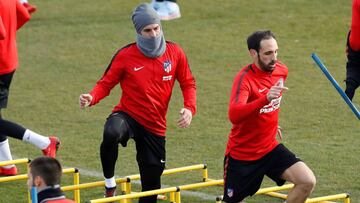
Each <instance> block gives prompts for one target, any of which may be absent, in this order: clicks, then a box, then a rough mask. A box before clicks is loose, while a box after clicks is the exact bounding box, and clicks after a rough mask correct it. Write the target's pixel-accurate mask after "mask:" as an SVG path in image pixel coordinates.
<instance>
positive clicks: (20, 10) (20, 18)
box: [16, 0, 30, 29]
mask: <svg viewBox="0 0 360 203" xmlns="http://www.w3.org/2000/svg"><path fill="white" fill-rule="evenodd" d="M16 17H17V29H20V28H21V27H22V26H23V25H24V24H25V23H26V22H28V21H29V20H30V14H29V12H28V11H27V10H26V8H25V7H24V6H23V5H22V3H20V1H18V0H16Z"/></svg>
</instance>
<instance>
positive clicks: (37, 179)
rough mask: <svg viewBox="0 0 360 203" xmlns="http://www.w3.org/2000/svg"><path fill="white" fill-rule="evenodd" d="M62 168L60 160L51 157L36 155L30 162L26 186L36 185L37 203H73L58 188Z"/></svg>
mask: <svg viewBox="0 0 360 203" xmlns="http://www.w3.org/2000/svg"><path fill="white" fill-rule="evenodd" d="M61 175H62V169H61V165H60V162H59V161H58V160H56V159H55V158H52V157H46V156H42V157H38V158H36V159H34V160H33V161H31V162H30V164H29V172H28V181H27V184H28V187H29V189H31V188H32V187H36V189H37V192H38V193H37V198H38V202H39V203H75V202H74V201H73V200H70V199H66V197H65V195H64V194H63V193H62V191H61V189H60V180H61Z"/></svg>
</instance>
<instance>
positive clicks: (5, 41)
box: [0, 0, 30, 75]
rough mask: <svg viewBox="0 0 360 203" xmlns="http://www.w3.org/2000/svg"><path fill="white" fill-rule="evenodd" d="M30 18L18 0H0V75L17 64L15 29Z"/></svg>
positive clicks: (10, 70)
mask: <svg viewBox="0 0 360 203" xmlns="http://www.w3.org/2000/svg"><path fill="white" fill-rule="evenodd" d="M29 19H30V14H29V13H28V12H27V10H26V8H25V7H24V6H23V5H22V4H21V3H20V1H18V0H0V75H3V74H7V73H10V72H13V71H14V70H15V69H16V68H17V66H18V54H17V48H16V31H17V30H18V29H19V28H20V27H21V26H23V25H24V24H25V23H26V22H27V21H28V20H29Z"/></svg>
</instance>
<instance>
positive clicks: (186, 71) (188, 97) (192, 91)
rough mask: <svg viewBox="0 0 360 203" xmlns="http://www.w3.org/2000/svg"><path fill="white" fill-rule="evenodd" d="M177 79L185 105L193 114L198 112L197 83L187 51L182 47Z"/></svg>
mask: <svg viewBox="0 0 360 203" xmlns="http://www.w3.org/2000/svg"><path fill="white" fill-rule="evenodd" d="M177 80H178V81H179V83H180V88H181V91H182V94H183V98H184V107H185V108H187V109H189V110H190V111H191V113H192V115H195V113H196V83H195V79H194V77H193V75H192V73H191V70H190V67H189V64H188V61H187V58H186V56H185V53H184V52H183V51H182V50H181V49H180V58H179V63H178V67H177Z"/></svg>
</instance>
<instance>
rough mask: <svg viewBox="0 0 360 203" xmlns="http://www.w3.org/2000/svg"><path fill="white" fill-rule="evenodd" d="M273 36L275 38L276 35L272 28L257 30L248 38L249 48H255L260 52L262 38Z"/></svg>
mask: <svg viewBox="0 0 360 203" xmlns="http://www.w3.org/2000/svg"><path fill="white" fill-rule="evenodd" d="M271 38H274V39H275V36H274V34H273V33H272V32H271V31H270V30H260V31H255V32H253V33H252V34H251V35H250V36H249V37H248V38H247V45H248V49H249V50H250V49H255V50H256V52H259V49H260V42H261V40H265V39H271Z"/></svg>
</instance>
